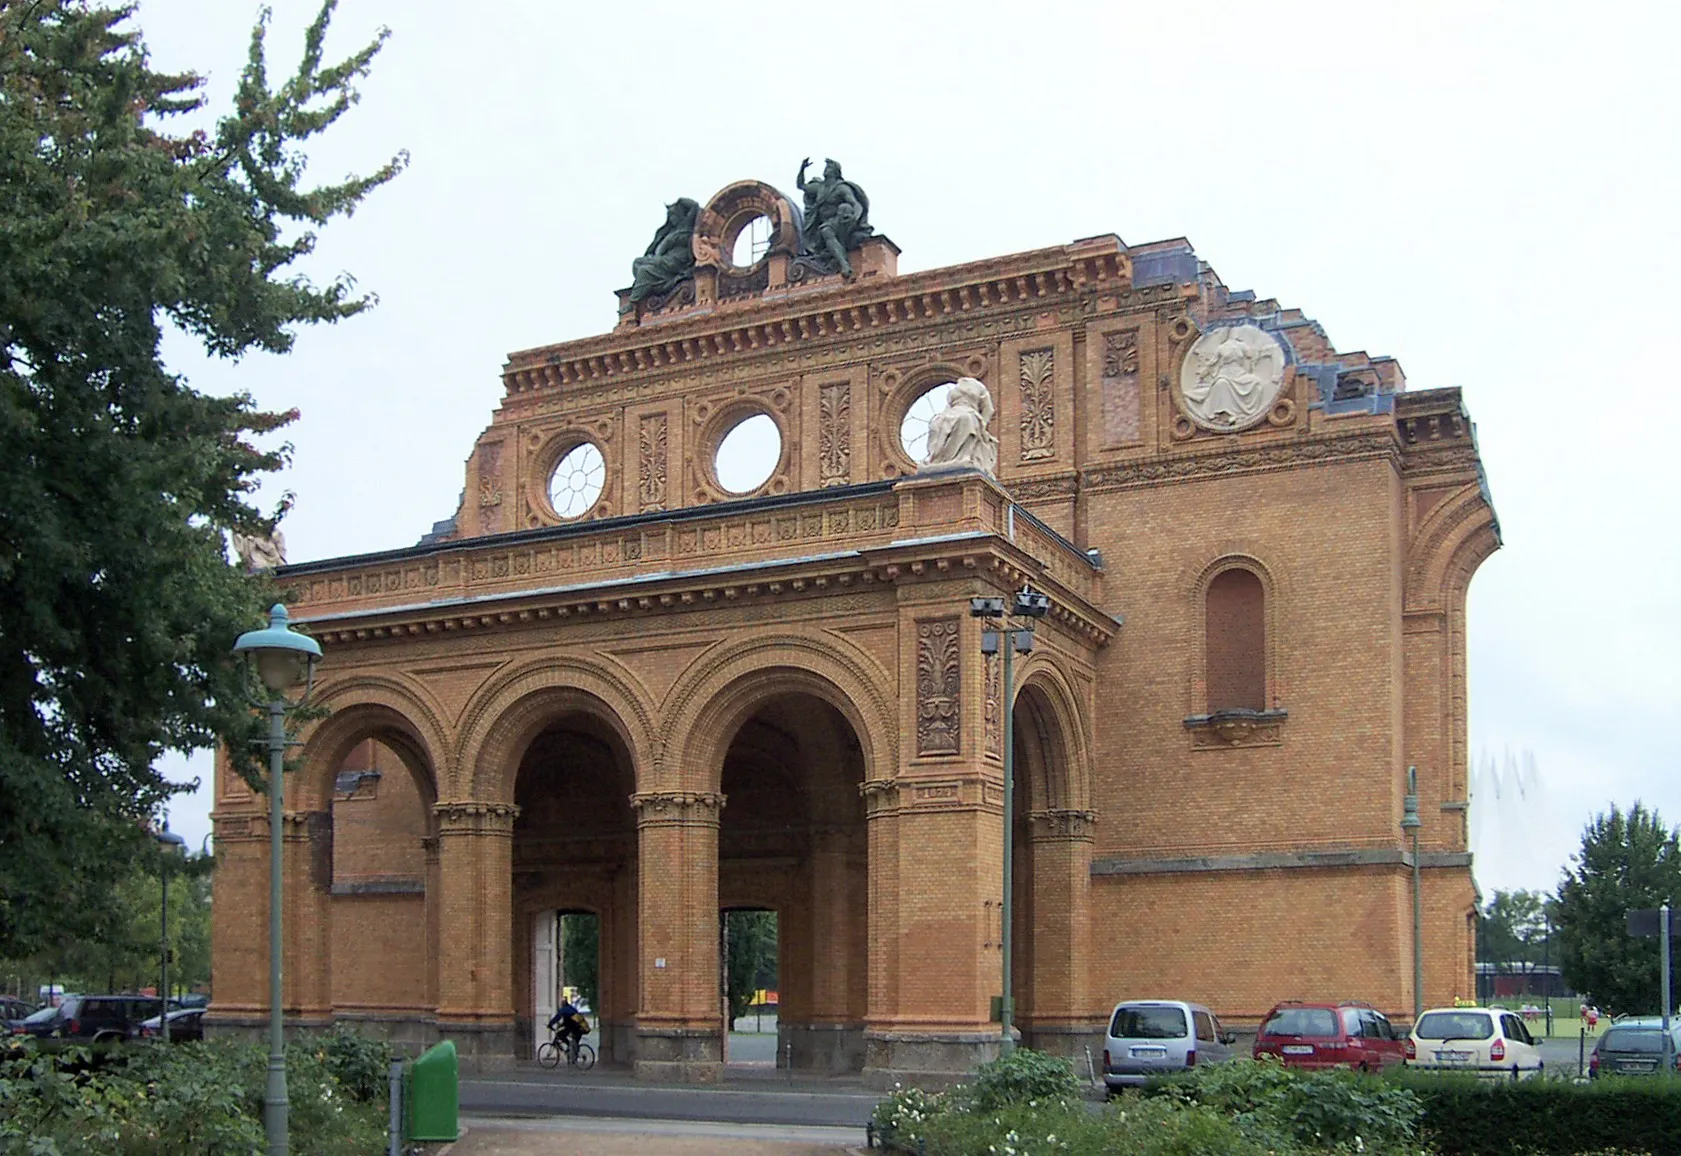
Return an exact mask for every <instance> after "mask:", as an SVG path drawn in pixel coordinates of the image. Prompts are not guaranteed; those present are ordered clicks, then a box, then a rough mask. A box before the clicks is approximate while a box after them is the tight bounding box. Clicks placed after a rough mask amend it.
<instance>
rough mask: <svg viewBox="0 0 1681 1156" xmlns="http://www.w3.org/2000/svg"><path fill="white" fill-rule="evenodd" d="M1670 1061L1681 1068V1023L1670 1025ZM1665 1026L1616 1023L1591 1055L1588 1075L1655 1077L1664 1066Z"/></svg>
mask: <svg viewBox="0 0 1681 1156" xmlns="http://www.w3.org/2000/svg"><path fill="white" fill-rule="evenodd" d="M1669 1030H1670V1041H1671V1042H1670V1045H1669V1054H1670V1057H1671V1058H1670V1063H1672V1064H1675V1065H1676V1066H1677V1068H1678V1069H1681V1061H1678V1060H1677V1059H1676V1058H1675V1057H1676V1056H1677V1055H1681V1025H1678V1024H1672V1025H1671V1026H1670V1029H1669ZM1663 1051H1664V1048H1663V1027H1662V1025H1661V1024H1659V1025H1647V1024H1627V1023H1622V1024H1612V1025H1611V1027H1610V1028H1609V1029H1608V1030H1607V1031H1606V1033H1605V1034H1604V1035H1602V1036H1600V1037H1599V1042H1598V1043H1597V1044H1595V1045H1594V1047H1593V1055H1591V1056H1589V1057H1588V1076H1589V1077H1590V1078H1591V1077H1596V1076H1651V1075H1656V1074H1657V1073H1658V1071H1659V1070H1661V1069H1662V1068H1663V1063H1664V1055H1663Z"/></svg>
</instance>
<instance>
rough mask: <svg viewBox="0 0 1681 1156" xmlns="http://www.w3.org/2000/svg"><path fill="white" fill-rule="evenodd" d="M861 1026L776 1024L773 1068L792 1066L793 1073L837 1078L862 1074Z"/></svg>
mask: <svg viewBox="0 0 1681 1156" xmlns="http://www.w3.org/2000/svg"><path fill="white" fill-rule="evenodd" d="M866 1050H867V1049H866V1048H865V1046H864V1025H863V1024H861V1023H851V1024H779V1025H778V1026H777V1029H776V1066H777V1067H779V1068H786V1067H788V1066H789V1065H790V1063H792V1065H793V1068H794V1070H795V1071H798V1072H815V1073H818V1074H824V1075H831V1076H839V1075H846V1074H848V1073H851V1072H858V1071H862V1070H863V1067H864V1060H865V1052H866Z"/></svg>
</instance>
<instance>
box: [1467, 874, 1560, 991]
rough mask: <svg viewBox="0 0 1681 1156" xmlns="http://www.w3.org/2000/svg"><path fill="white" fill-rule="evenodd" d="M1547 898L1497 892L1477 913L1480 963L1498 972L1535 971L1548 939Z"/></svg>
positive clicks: (1530, 893) (1535, 893) (1544, 895)
mask: <svg viewBox="0 0 1681 1156" xmlns="http://www.w3.org/2000/svg"><path fill="white" fill-rule="evenodd" d="M1549 902H1551V900H1550V899H1549V898H1548V896H1547V895H1546V894H1545V893H1543V892H1540V891H1496V892H1495V893H1494V897H1493V898H1492V899H1490V900H1489V902H1488V906H1487V907H1486V908H1484V909H1483V910H1482V911H1480V912H1478V913H1477V959H1478V960H1480V961H1481V962H1483V963H1492V964H1494V965H1495V968H1496V969H1497V970H1499V971H1502V972H1505V971H1511V970H1513V966H1514V965H1515V967H1516V970H1518V971H1521V972H1529V971H1533V970H1534V969H1535V967H1536V965H1537V964H1539V963H1540V962H1541V954H1542V953H1541V948H1542V944H1543V943H1544V942H1545V941H1546V938H1547V905H1548V903H1549Z"/></svg>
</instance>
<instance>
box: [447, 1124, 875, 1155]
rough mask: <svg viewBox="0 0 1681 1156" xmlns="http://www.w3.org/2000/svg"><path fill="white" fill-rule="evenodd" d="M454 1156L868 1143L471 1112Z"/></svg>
mask: <svg viewBox="0 0 1681 1156" xmlns="http://www.w3.org/2000/svg"><path fill="white" fill-rule="evenodd" d="M461 1124H462V1138H461V1140H460V1142H458V1143H457V1144H455V1145H454V1146H453V1147H452V1148H451V1149H450V1156H539V1154H541V1156H564V1154H571V1153H578V1154H579V1156H714V1154H715V1153H717V1152H719V1151H721V1150H727V1151H729V1152H731V1153H735V1154H739V1156H830V1154H839V1153H844V1152H849V1151H853V1150H855V1149H858V1148H861V1147H862V1146H863V1143H864V1133H863V1130H862V1129H858V1128H821V1127H812V1126H809V1125H807V1126H768V1125H763V1124H717V1123H706V1122H697V1121H682V1122H674V1121H658V1120H613V1119H604V1118H601V1117H567V1118H557V1119H546V1120H522V1119H509V1118H495V1117H480V1116H466V1117H463V1118H462V1121H461Z"/></svg>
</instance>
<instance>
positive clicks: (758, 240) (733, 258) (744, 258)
mask: <svg viewBox="0 0 1681 1156" xmlns="http://www.w3.org/2000/svg"><path fill="white" fill-rule="evenodd" d="M770 235H771V223H770V218H769V217H767V216H765V215H764V214H762V213H761V214H760V215H759V216H756V217H754V218H752V219H751V220H749V221H748V222H747V223H746V224H744V225H742V226H741V231H740V232H738V233H736V235H735V241H734V242H732V243H731V245H730V264H731V265H734V266H735V267H736V268H737V269H749V268H752V267H753V266H754V265H757V264H758V263H759V258H760V257H763V256H764V255H765V254H766V253H768V252H769V251H770Z"/></svg>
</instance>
